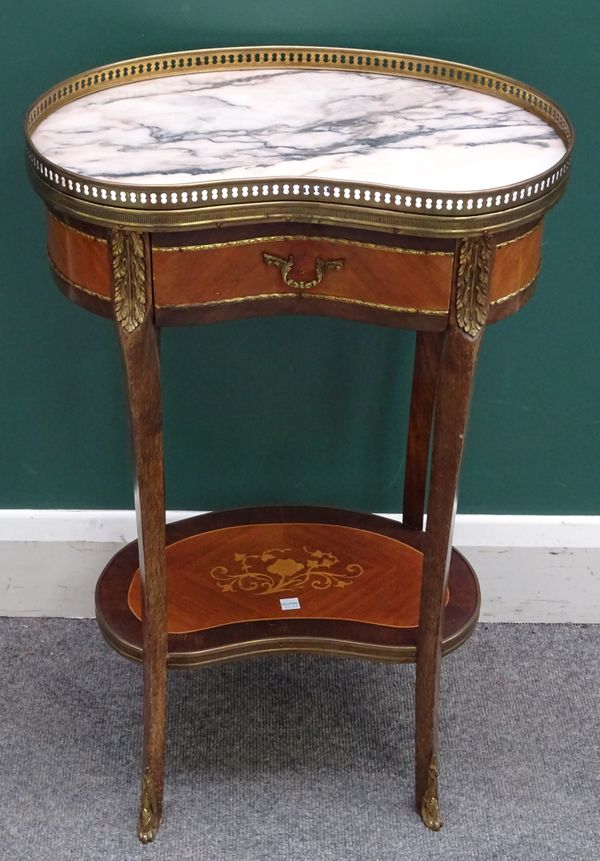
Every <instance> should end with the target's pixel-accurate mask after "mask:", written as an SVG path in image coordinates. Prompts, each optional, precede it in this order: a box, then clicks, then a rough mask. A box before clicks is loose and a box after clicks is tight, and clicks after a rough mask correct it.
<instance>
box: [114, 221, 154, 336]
mask: <svg viewBox="0 0 600 861" xmlns="http://www.w3.org/2000/svg"><path fill="white" fill-rule="evenodd" d="M110 248H111V262H112V277H113V289H114V313H115V319H116V320H117V322H118V323H120V324H121V326H122V327H123V329H124V330H125V332H127V333H128V334H131V333H132V332H135V330H136V329H137V328H138V326H139V325H140V324H141V323H142V321H143V319H144V315H145V313H146V304H147V301H148V300H147V296H146V280H147V275H146V255H145V249H144V240H143V238H142V236H141V234H139V233H134V232H132V231H127V230H113V232H112V237H111V243H110Z"/></svg>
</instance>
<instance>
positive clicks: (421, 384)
mask: <svg viewBox="0 0 600 861" xmlns="http://www.w3.org/2000/svg"><path fill="white" fill-rule="evenodd" d="M441 346H442V336H441V335H440V334H439V333H434V332H417V336H416V343H415V359H414V370H413V381H412V393H411V399H410V414H409V419H408V439H407V443H406V460H405V468H404V502H403V506H402V521H403V523H404V525H405V526H409V527H410V528H411V529H422V528H423V518H424V514H425V488H426V485H427V468H428V466H429V448H430V440H431V427H432V422H433V408H434V405H435V389H436V385H437V372H438V366H439V359H440V350H441Z"/></svg>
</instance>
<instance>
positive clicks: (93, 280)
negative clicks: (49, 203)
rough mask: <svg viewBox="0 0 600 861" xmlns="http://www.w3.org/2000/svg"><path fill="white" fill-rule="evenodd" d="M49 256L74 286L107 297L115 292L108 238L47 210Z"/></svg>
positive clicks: (59, 271) (62, 274)
mask: <svg viewBox="0 0 600 861" xmlns="http://www.w3.org/2000/svg"><path fill="white" fill-rule="evenodd" d="M47 222H48V256H49V257H50V260H51V261H52V263H53V265H54V267H55V269H56V270H57V271H58V274H59V275H61V276H62V277H63V278H64V279H66V280H67V281H68V282H71V284H72V286H73V287H80V288H83V289H84V290H85V291H87V292H88V293H94V294H96V295H98V296H102V297H104V298H109V297H110V296H111V295H112V287H111V268H110V260H109V256H108V245H107V242H106V240H104V239H101V238H99V237H97V236H93V235H91V234H90V235H88V234H86V233H84V232H83V231H80V230H77V229H75V228H73V227H69V226H68V225H67V224H65V223H64V222H62V221H60V220H59V219H58V218H57V217H56V216H55V215H53V214H52V213H51V212H48V213H47Z"/></svg>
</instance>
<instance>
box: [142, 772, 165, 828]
mask: <svg viewBox="0 0 600 861" xmlns="http://www.w3.org/2000/svg"><path fill="white" fill-rule="evenodd" d="M159 825H160V806H159V803H158V800H157V797H156V790H155V787H154V781H153V779H152V776H151V774H150V772H149V771H148V769H146V771H145V772H144V776H143V778H142V797H141V802H140V821H139V826H138V837H139V838H140V840H141V841H142V843H151V842H152V841H153V840H154V838H155V836H156V832H157V831H158V826H159Z"/></svg>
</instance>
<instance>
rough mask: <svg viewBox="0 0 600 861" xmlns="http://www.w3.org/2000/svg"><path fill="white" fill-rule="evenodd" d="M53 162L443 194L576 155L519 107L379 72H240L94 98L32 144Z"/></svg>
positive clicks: (519, 176) (160, 174) (136, 173)
mask: <svg viewBox="0 0 600 861" xmlns="http://www.w3.org/2000/svg"><path fill="white" fill-rule="evenodd" d="M32 140H33V143H34V145H35V147H36V148H37V149H38V151H39V152H40V153H41V155H42V156H44V157H45V158H46V159H48V160H49V161H52V162H54V164H56V165H58V166H60V167H62V168H63V169H66V170H69V171H73V172H74V173H77V174H80V175H83V176H86V177H89V178H95V179H97V180H103V181H107V182H114V183H126V184H133V185H162V186H164V185H177V184H182V183H193V184H198V183H201V182H203V181H215V180H237V179H240V180H248V179H251V178H271V179H274V178H279V177H290V178H291V177H293V178H298V179H303V178H308V177H310V178H311V179H332V180H338V181H342V180H345V181H353V182H365V183H373V184H379V185H387V186H397V187H401V188H411V189H421V190H432V191H434V190H437V191H443V192H451V191H458V192H466V191H480V190H485V189H489V188H497V187H499V186H507V185H512V184H515V183H518V182H522V181H524V180H527V179H530V178H531V177H533V176H536V175H537V174H539V173H542V172H544V171H546V170H549V169H550V168H551V167H552V166H553V165H555V164H556V163H557V162H558V161H560V159H561V158H562V156H563V155H564V153H565V145H564V143H563V142H562V140H561V138H560V137H559V136H558V134H557V133H556V132H555V131H554V130H553V129H552V127H551V126H549V125H548V124H547V123H545V122H544V121H543V120H541V119H539V118H538V117H537V116H535V115H534V114H532V113H529V112H528V111H526V110H524V109H522V108H520V107H518V106H516V105H513V104H512V103H510V102H507V101H504V100H502V99H499V98H496V97H494V96H490V95H487V94H485V93H479V92H474V91H471V90H468V89H462V88H460V87H457V86H452V85H450V84H446V83H437V82H430V81H418V80H412V79H409V78H401V77H396V76H390V75H379V74H370V73H368V72H352V73H348V72H343V71H333V70H331V71H330V70H327V69H325V70H316V69H315V70H313V69H309V70H301V69H299V70H296V69H293V70H288V69H285V70H278V69H275V70H268V71H263V70H235V71H233V70H232V71H226V72H222V71H221V72H208V73H196V74H185V75H177V76H174V77H166V78H160V79H154V80H145V81H136V82H134V83H128V84H123V85H120V86H118V87H113V88H111V89H107V90H103V91H100V92H96V93H93V94H90V95H86V96H83V97H82V98H79V99H77V100H76V101H73V102H70V103H69V104H66V105H64V106H62V107H60V108H59V109H58V110H56V111H55V112H54V113H52V114H50V115H49V116H48V117H46V118H45V119H44V120H43V121H42V122H41V123H40V125H39V126H38V127H37V129H36V130H35V131H34V133H33V135H32Z"/></svg>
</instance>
